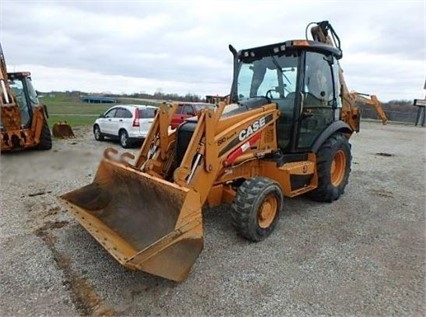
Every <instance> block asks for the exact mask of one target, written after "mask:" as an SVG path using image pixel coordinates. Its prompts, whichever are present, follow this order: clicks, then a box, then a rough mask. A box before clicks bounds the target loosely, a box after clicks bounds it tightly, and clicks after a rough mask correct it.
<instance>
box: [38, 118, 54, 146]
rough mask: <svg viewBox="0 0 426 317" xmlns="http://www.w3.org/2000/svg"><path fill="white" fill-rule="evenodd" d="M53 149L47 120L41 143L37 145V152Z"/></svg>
mask: <svg viewBox="0 0 426 317" xmlns="http://www.w3.org/2000/svg"><path fill="white" fill-rule="evenodd" d="M51 148H52V134H51V133H50V129H49V126H48V124H47V121H46V119H44V120H43V127H42V128H41V133H40V143H39V144H38V145H37V150H41V151H45V150H50V149H51Z"/></svg>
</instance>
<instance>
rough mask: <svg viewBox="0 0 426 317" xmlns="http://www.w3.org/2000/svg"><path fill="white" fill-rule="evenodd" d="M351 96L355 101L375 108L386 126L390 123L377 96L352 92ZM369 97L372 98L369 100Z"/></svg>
mask: <svg viewBox="0 0 426 317" xmlns="http://www.w3.org/2000/svg"><path fill="white" fill-rule="evenodd" d="M350 94H351V95H352V97H353V99H354V100H355V101H357V102H361V103H363V104H365V105H368V106H373V107H374V110H376V113H377V115H378V116H379V117H380V119H381V120H382V123H383V124H384V125H385V124H387V123H388V118H387V116H386V114H385V112H384V111H383V107H382V104H381V103H380V101H379V99H377V97H376V96H375V95H369V94H363V93H360V92H356V91H352V92H350ZM367 97H370V98H367Z"/></svg>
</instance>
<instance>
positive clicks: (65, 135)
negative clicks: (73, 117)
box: [52, 121, 75, 139]
mask: <svg viewBox="0 0 426 317" xmlns="http://www.w3.org/2000/svg"><path fill="white" fill-rule="evenodd" d="M52 134H53V136H54V137H55V138H60V139H69V138H75V135H74V132H73V131H72V128H71V126H70V125H69V124H68V123H67V122H66V121H60V122H56V123H55V124H54V125H53V127H52Z"/></svg>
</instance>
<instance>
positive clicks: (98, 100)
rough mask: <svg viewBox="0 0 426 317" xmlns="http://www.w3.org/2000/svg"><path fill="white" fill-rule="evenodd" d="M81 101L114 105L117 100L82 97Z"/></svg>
mask: <svg viewBox="0 0 426 317" xmlns="http://www.w3.org/2000/svg"><path fill="white" fill-rule="evenodd" d="M81 101H83V102H87V103H116V102H117V99H115V98H111V97H105V96H83V97H81Z"/></svg>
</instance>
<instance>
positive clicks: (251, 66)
mask: <svg viewBox="0 0 426 317" xmlns="http://www.w3.org/2000/svg"><path fill="white" fill-rule="evenodd" d="M297 61H298V57H297V56H293V55H282V56H266V57H262V58H260V59H256V60H250V61H245V60H243V61H242V62H241V64H240V70H239V73H238V85H237V96H238V101H243V100H247V99H249V98H255V97H268V98H270V99H279V98H285V97H286V96H287V95H288V94H290V93H294V92H295V91H296V79H297V66H298V64H297Z"/></svg>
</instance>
